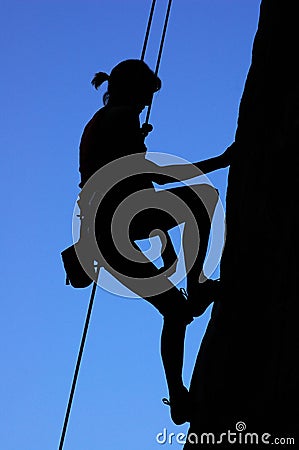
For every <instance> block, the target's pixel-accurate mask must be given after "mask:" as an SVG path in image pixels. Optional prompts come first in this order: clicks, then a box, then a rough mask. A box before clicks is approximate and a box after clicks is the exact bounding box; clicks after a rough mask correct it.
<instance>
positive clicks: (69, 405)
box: [58, 0, 172, 450]
mask: <svg viewBox="0 0 299 450" xmlns="http://www.w3.org/2000/svg"><path fill="white" fill-rule="evenodd" d="M171 4H172V0H168V5H167V10H166V15H165V20H164V25H163V31H162V35H161V40H160V46H159V51H158V56H157V61H156V67H155V75H158V71H159V67H160V63H161V58H162V51H163V47H164V43H165V36H166V30H167V26H168V20H169V15H170V9H171ZM155 5H156V0H152V4H151V8H150V13H149V18H148V23H147V28H146V33H145V37H144V42H143V47H142V52H141V58H140V59H141V60H142V61H143V60H144V58H145V53H146V49H147V44H148V39H149V35H150V30H151V26H152V20H153V15H154V9H155ZM152 102H153V99H151V102H150V104H149V106H148V109H147V114H146V119H145V123H144V124H143V125H142V131H143V135H144V137H146V136H147V135H148V133H149V132H150V131H152V129H153V127H152V125H150V124H149V117H150V113H151V107H152ZM73 255H74V246H71V247H69V248H67V249H66V250H64V251H63V252H61V256H62V259H63V264H64V267H65V269H68V267H69V260H68V258H69V257H72V256H73ZM78 262H79V261H77V263H78ZM76 269H77V272H76V270H75V272H74V273H73V275H74V282H72V279H70V278H69V277H68V273H67V284H72V286H74V287H87V286H88V285H89V284H90V282H89V280H88V279H86V278H85V277H84V276H83V275H82V273H81V275H82V279H81V280H80V283H81V284H82V285H80V286H76V281H75V278H76V275H77V274H78V273H79V272H80V270H79V269H78V265H77V266H76ZM99 271H100V267H98V266H95V280H94V281H93V284H92V290H91V295H90V299H89V304H88V310H87V314H86V318H85V323H84V328H83V333H82V337H81V342H80V347H79V352H78V356H77V361H76V366H75V370H74V375H73V380H72V385H71V390H70V394H69V399H68V403H67V408H66V412H65V417H64V422H63V427H62V432H61V436H60V441H59V447H58V450H63V444H64V440H65V435H66V432H67V426H68V421H69V417H70V413H71V408H72V403H73V398H74V394H75V389H76V384H77V379H78V375H79V370H80V365H81V360H82V356H83V351H84V346H85V341H86V337H87V332H88V327H89V322H90V318H91V313H92V308H93V303H94V299H95V295H96V289H97V281H98V276H99ZM80 283H79V284H80Z"/></svg>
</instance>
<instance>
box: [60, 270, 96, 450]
mask: <svg viewBox="0 0 299 450" xmlns="http://www.w3.org/2000/svg"><path fill="white" fill-rule="evenodd" d="M98 275H99V270H98V271H97V278H96V280H95V281H94V282H93V285H92V290H91V295H90V299H89V304H88V310H87V314H86V318H85V323H84V328H83V333H82V338H81V343H80V348H79V352H78V357H77V362H76V367H75V371H74V375H73V381H72V386H71V390H70V395H69V399H68V404H67V408H66V412H65V417H64V422H63V427H62V432H61V436H60V441H59V447H58V449H59V450H62V449H63V443H64V439H65V434H66V431H67V425H68V421H69V417H70V413H71V408H72V403H73V397H74V394H75V389H76V384H77V379H78V375H79V370H80V365H81V360H82V356H83V351H84V346H85V341H86V336H87V332H88V327H89V322H90V317H91V312H92V307H93V303H94V298H95V295H96V289H97V279H98Z"/></svg>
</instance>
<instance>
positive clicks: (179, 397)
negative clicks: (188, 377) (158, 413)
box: [162, 386, 190, 425]
mask: <svg viewBox="0 0 299 450" xmlns="http://www.w3.org/2000/svg"><path fill="white" fill-rule="evenodd" d="M162 402H163V403H164V404H165V405H168V406H169V407H170V416H171V419H172V421H173V422H174V423H175V424H176V425H182V424H183V423H185V422H190V394H189V392H188V389H187V388H185V386H182V387H181V388H179V389H177V390H175V391H174V392H173V393H172V394H171V396H170V400H168V399H167V398H163V399H162Z"/></svg>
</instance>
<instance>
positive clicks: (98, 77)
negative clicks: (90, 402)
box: [91, 72, 109, 89]
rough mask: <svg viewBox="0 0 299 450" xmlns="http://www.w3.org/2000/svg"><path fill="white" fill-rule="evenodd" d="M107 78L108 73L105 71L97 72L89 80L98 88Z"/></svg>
mask: <svg viewBox="0 0 299 450" xmlns="http://www.w3.org/2000/svg"><path fill="white" fill-rule="evenodd" d="M108 80H109V75H108V74H107V73H106V72H97V73H96V74H95V76H94V77H93V79H92V80H91V84H92V85H93V86H94V87H95V89H98V88H99V87H100V86H101V84H103V83H104V82H105V81H108Z"/></svg>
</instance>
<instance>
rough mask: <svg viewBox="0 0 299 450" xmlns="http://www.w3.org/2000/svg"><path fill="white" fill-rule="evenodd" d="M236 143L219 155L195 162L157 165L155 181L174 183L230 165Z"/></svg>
mask: <svg viewBox="0 0 299 450" xmlns="http://www.w3.org/2000/svg"><path fill="white" fill-rule="evenodd" d="M235 150H236V144H235V143H233V144H232V145H230V146H229V147H228V148H227V149H226V150H225V152H223V153H222V154H221V155H219V156H215V157H213V158H209V159H205V160H203V161H199V162H197V163H193V164H173V165H170V166H157V165H155V167H156V173H155V175H154V177H153V181H154V182H156V183H158V184H166V183H174V182H177V181H184V180H189V179H191V178H195V177H198V176H199V175H202V174H203V173H209V172H213V171H214V170H218V169H222V168H224V167H227V166H229V165H230V163H231V161H232V158H233V155H234V152H235Z"/></svg>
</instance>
